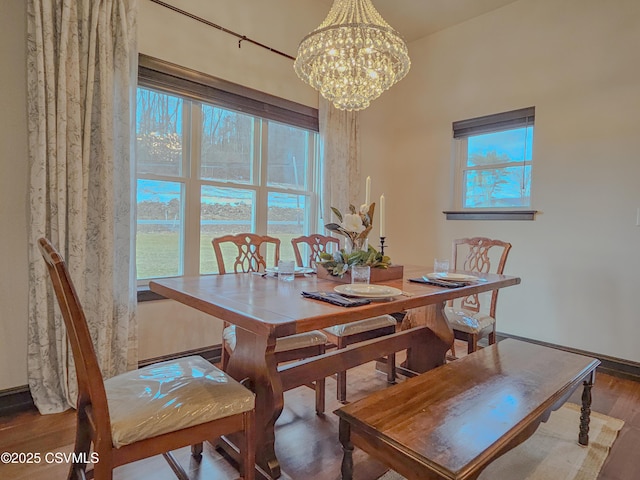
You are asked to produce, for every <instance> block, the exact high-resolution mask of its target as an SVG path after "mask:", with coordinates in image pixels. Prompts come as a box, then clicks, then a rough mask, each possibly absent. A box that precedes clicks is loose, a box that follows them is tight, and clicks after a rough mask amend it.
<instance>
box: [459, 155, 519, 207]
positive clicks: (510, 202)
mask: <svg viewBox="0 0 640 480" xmlns="http://www.w3.org/2000/svg"><path fill="white" fill-rule="evenodd" d="M464 185H465V191H464V193H463V199H464V207H465V208H483V207H526V206H529V205H530V202H531V198H530V197H531V165H526V166H525V167H524V168H523V167H522V166H521V165H520V166H516V167H507V168H494V169H485V170H468V171H467V172H466V174H465V178H464Z"/></svg>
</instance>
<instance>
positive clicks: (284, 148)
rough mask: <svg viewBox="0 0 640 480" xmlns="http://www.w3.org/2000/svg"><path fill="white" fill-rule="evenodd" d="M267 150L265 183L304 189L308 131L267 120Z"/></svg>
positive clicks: (307, 156)
mask: <svg viewBox="0 0 640 480" xmlns="http://www.w3.org/2000/svg"><path fill="white" fill-rule="evenodd" d="M268 152H269V170H268V173H267V185H268V186H270V187H274V186H275V187H283V188H295V189H297V190H304V189H305V186H306V179H307V158H309V132H308V131H307V130H302V129H300V128H296V127H292V126H289V125H283V124H281V123H276V122H269V150H268Z"/></svg>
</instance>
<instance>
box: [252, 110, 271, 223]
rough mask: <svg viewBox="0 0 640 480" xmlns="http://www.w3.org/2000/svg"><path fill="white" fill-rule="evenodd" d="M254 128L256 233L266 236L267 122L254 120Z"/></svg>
mask: <svg viewBox="0 0 640 480" xmlns="http://www.w3.org/2000/svg"><path fill="white" fill-rule="evenodd" d="M255 123H256V128H255V136H254V139H255V142H254V144H255V148H254V169H255V170H254V171H255V172H256V175H257V178H254V185H256V187H257V188H256V208H255V215H256V218H255V222H256V227H255V228H256V233H258V234H260V235H266V234H267V221H268V208H267V202H268V192H267V173H268V162H269V158H268V138H269V122H267V121H265V120H260V119H256V120H255Z"/></svg>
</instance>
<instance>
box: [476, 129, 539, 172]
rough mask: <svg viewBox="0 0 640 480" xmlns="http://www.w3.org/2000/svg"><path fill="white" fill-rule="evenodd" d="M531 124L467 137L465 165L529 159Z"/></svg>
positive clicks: (531, 137)
mask: <svg viewBox="0 0 640 480" xmlns="http://www.w3.org/2000/svg"><path fill="white" fill-rule="evenodd" d="M532 144H533V126H530V127H527V128H516V129H512V130H504V131H502V132H494V133H485V134H483V135H473V136H470V137H469V138H468V144H467V146H468V155H467V166H483V165H495V164H498V163H511V162H522V161H523V160H527V161H531V146H532Z"/></svg>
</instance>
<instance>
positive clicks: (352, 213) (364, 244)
mask: <svg viewBox="0 0 640 480" xmlns="http://www.w3.org/2000/svg"><path fill="white" fill-rule="evenodd" d="M375 207H376V204H375V203H372V204H371V205H366V204H365V205H362V207H360V210H356V207H354V206H353V205H349V213H347V214H345V215H343V214H342V212H340V210H338V209H337V208H335V207H331V211H332V212H333V214H334V215H335V216H336V217H337V218H338V221H339V222H340V223H327V224H326V225H325V228H326V229H327V230H330V231H332V232H336V233H338V234H340V235H343V236H344V237H345V239H346V245H345V248H342V249H340V250H339V251H337V252H335V253H333V254H331V253H327V252H322V253H321V254H320V262H319V263H320V265H322V266H323V267H324V268H325V269H326V270H327V271H328V272H329V273H331V275H333V276H339V277H342V276H343V275H344V274H345V273H347V271H348V270H349V267H352V266H353V265H369V266H370V267H371V268H388V267H389V266H390V265H391V259H390V258H389V257H388V256H386V255H382V254H381V253H380V252H378V251H377V250H376V249H375V248H373V247H372V246H371V245H369V244H368V241H367V239H368V235H369V232H371V229H372V228H373V221H372V219H373V212H374V211H375Z"/></svg>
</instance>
